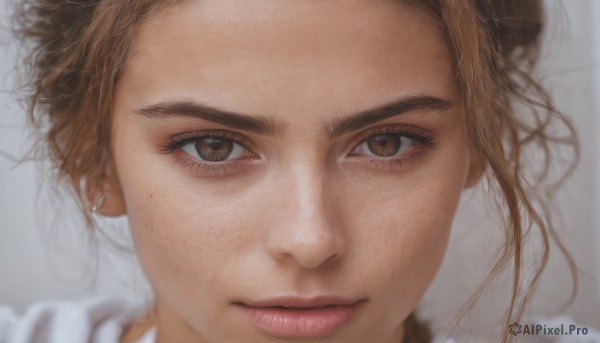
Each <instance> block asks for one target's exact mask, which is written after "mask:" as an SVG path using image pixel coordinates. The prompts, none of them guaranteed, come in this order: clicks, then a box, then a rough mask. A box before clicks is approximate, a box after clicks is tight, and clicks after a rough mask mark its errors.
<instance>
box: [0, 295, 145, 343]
mask: <svg viewBox="0 0 600 343" xmlns="http://www.w3.org/2000/svg"><path fill="white" fill-rule="evenodd" d="M148 309H149V305H139V306H132V305H128V304H126V303H125V302H124V301H123V300H119V299H115V298H106V297H94V298H88V299H84V300H79V301H44V302H40V303H37V304H34V305H32V306H30V307H29V308H28V309H27V311H26V312H25V314H23V316H21V317H17V316H16V314H15V313H14V312H13V311H12V309H10V308H8V307H5V306H4V307H3V306H0V343H84V342H89V343H118V342H119V339H120V337H121V335H122V334H123V331H124V330H125V328H126V327H127V326H128V325H129V324H131V323H132V322H133V321H134V320H135V319H137V318H139V317H141V316H143V315H144V313H146V311H147V310H148ZM154 336H155V330H154V328H152V329H150V330H149V331H148V332H146V333H145V334H144V336H143V337H142V338H141V339H140V340H139V341H138V342H137V343H154V340H155V337H154Z"/></svg>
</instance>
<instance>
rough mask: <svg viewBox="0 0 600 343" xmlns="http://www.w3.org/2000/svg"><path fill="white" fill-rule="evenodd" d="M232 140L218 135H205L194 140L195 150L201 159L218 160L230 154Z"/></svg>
mask: <svg viewBox="0 0 600 343" xmlns="http://www.w3.org/2000/svg"><path fill="white" fill-rule="evenodd" d="M232 150H233V142H231V141H230V140H227V139H221V138H218V137H205V138H203V139H201V140H199V141H197V142H196V151H197V152H198V155H200V157H202V159H204V160H206V161H210V162H220V161H223V160H225V159H227V157H229V155H230V154H231V152H232Z"/></svg>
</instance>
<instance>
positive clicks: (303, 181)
mask: <svg viewBox="0 0 600 343" xmlns="http://www.w3.org/2000/svg"><path fill="white" fill-rule="evenodd" d="M296 162H297V161H296ZM282 173H285V176H284V177H283V178H282V179H283V180H284V181H282V182H283V183H284V184H283V185H282V188H281V189H282V190H283V192H282V193H281V199H279V201H280V204H281V206H280V207H279V208H280V211H279V215H278V216H277V217H278V220H277V221H276V222H275V223H274V227H272V228H271V230H270V233H269V241H268V246H269V251H270V253H271V254H272V255H273V256H274V257H276V258H277V259H293V260H295V261H296V263H298V264H299V265H301V266H303V267H304V268H316V267H318V266H320V265H321V264H323V263H324V262H325V261H328V260H332V259H334V258H335V257H339V256H341V254H342V253H343V250H344V246H345V239H344V237H343V235H344V232H343V231H342V230H341V228H339V227H336V226H335V216H336V213H335V207H336V203H335V202H336V201H335V199H334V194H332V193H331V192H330V190H331V188H330V187H329V185H328V177H329V176H328V174H327V171H326V170H325V168H319V167H316V166H315V165H314V164H307V163H296V164H295V166H294V167H289V168H286V170H285V171H282Z"/></svg>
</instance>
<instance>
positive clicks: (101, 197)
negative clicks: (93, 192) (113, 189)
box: [91, 194, 106, 213]
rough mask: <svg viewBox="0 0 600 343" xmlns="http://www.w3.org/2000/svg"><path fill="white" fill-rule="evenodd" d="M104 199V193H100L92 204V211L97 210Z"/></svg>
mask: <svg viewBox="0 0 600 343" xmlns="http://www.w3.org/2000/svg"><path fill="white" fill-rule="evenodd" d="M105 201H106V194H102V195H101V196H100V197H98V199H96V202H95V203H94V206H92V209H91V211H92V213H96V212H97V211H98V209H99V208H100V207H102V205H104V202H105Z"/></svg>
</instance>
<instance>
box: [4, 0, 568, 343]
mask: <svg viewBox="0 0 600 343" xmlns="http://www.w3.org/2000/svg"><path fill="white" fill-rule="evenodd" d="M176 1H177V0H170V1H152V0H135V1H133V0H131V1H121V0H95V1H88V0H70V1H64V0H61V1H59V0H24V1H21V2H20V6H21V7H20V9H19V10H18V13H17V14H18V15H17V16H16V18H17V19H18V24H17V29H18V32H19V33H20V34H21V38H22V39H24V40H26V41H29V42H32V43H33V51H32V53H31V54H29V58H28V60H27V65H28V66H29V67H30V70H29V71H30V73H29V75H30V76H31V80H30V82H29V84H30V85H31V93H30V94H29V119H30V122H31V123H32V124H33V125H34V127H35V128H37V129H38V130H39V133H40V137H43V139H42V140H40V142H39V143H40V144H39V146H40V147H41V148H43V151H44V153H45V154H46V155H48V156H49V157H50V160H51V161H52V162H53V167H54V169H55V170H56V172H57V174H58V179H59V180H65V179H66V181H68V182H67V183H68V184H69V185H71V186H72V189H73V190H74V193H75V195H76V196H77V197H78V199H79V204H80V207H81V209H82V213H83V214H84V216H85V219H86V223H87V224H88V227H89V228H94V227H95V225H94V221H93V218H92V217H91V216H90V214H89V212H88V207H89V205H87V204H88V202H87V196H86V194H88V193H87V192H89V190H90V189H97V188H99V187H101V181H102V179H103V177H104V175H103V172H104V170H105V168H104V166H105V165H106V163H107V161H108V159H109V158H110V156H109V150H108V147H109V143H110V125H111V108H112V94H113V90H114V86H115V83H116V82H117V80H118V78H119V75H120V71H121V69H122V67H123V64H124V63H125V61H126V59H127V56H128V52H129V48H130V44H131V40H132V39H133V37H134V35H135V33H136V28H137V27H138V25H139V24H140V22H141V21H143V20H144V18H145V17H147V16H148V15H149V14H150V12H151V11H152V10H155V7H156V6H157V5H158V4H160V6H169V5H170V4H172V3H174V2H176ZM404 1H407V2H410V3H411V4H412V5H413V6H417V7H420V8H422V9H423V10H425V11H427V12H428V13H430V14H431V15H432V16H434V17H435V18H436V19H437V20H438V22H439V23H441V24H442V28H443V30H444V32H445V36H446V39H447V44H448V46H449V47H450V50H451V51H452V53H453V58H454V64H455V74H456V81H457V85H458V89H459V92H460V94H461V96H462V100H463V107H464V123H465V125H464V130H465V134H466V137H468V139H469V143H470V146H471V149H472V153H473V156H475V157H476V158H475V159H474V160H475V161H476V163H475V164H474V168H473V172H485V174H484V175H485V180H484V181H485V182H487V184H488V185H489V187H490V192H489V196H490V197H491V198H492V200H494V201H495V203H496V204H497V207H498V210H499V211H500V213H501V214H502V216H503V218H502V219H503V223H504V239H505V241H504V244H503V250H502V253H501V255H500V256H499V258H498V260H497V262H496V263H495V264H494V266H493V267H492V269H491V270H490V271H489V273H488V274H487V277H486V278H485V279H484V281H483V283H482V284H481V285H480V287H479V288H478V290H477V291H476V292H475V294H473V296H472V297H471V298H470V300H469V301H468V302H467V303H466V304H465V305H464V307H463V308H462V309H461V311H460V313H459V314H460V315H459V316H457V320H458V318H460V317H462V315H463V314H464V313H465V312H466V311H467V310H468V309H470V308H471V307H472V306H473V305H474V303H475V301H476V300H477V298H478V296H479V295H480V294H481V292H482V290H483V289H484V288H485V286H487V285H488V284H489V283H490V282H491V281H492V280H493V279H494V278H495V277H496V276H497V275H499V274H500V273H501V272H502V271H503V270H506V269H507V267H508V266H510V264H511V263H512V266H513V268H514V273H513V280H512V296H511V299H510V304H509V307H508V310H507V313H506V316H505V323H506V327H508V324H510V323H512V322H513V321H518V320H519V319H520V318H521V316H522V315H523V312H524V310H525V308H526V305H527V304H528V301H529V299H530V297H531V296H532V294H533V291H534V289H535V286H536V284H537V283H538V281H539V279H540V276H541V274H542V271H543V270H544V267H545V265H546V262H547V260H548V253H549V249H550V243H549V241H550V239H554V240H555V241H556V243H557V246H558V248H559V250H560V251H562V253H563V254H564V255H565V257H566V259H567V262H568V264H569V267H570V268H571V272H572V275H573V280H574V287H573V294H572V297H571V299H572V298H573V297H574V295H575V292H576V288H577V283H576V280H577V279H576V276H575V267H574V264H573V261H572V260H571V257H570V256H569V254H568V253H567V252H566V250H565V248H564V247H563V245H562V244H561V242H560V240H559V239H558V238H557V234H556V232H555V229H554V227H553V224H552V218H551V216H550V211H549V208H550V203H551V202H550V199H551V195H552V193H553V192H554V191H555V189H556V188H557V187H558V185H559V184H560V183H562V181H563V180H564V179H565V178H566V177H567V176H569V175H570V174H571V173H572V171H573V169H574V168H575V165H576V164H577V162H578V160H579V146H578V140H577V136H576V133H575V130H574V128H573V126H572V124H571V123H570V122H569V120H568V119H567V118H566V117H565V116H564V115H562V114H561V113H559V112H558V111H557V110H556V109H555V108H554V107H553V104H552V101H551V99H550V97H549V95H548V94H547V92H546V91H545V90H544V89H543V88H542V86H540V85H539V84H538V83H537V82H536V81H535V80H534V79H533V77H532V76H531V75H532V71H533V70H534V67H535V64H536V62H537V59H538V52H539V44H540V34H541V31H542V27H543V11H542V6H541V3H540V0H502V1H494V0H418V1H415V0H411V1H408V0H404ZM517 105H525V106H522V107H523V109H526V110H520V111H517V110H516V106H517ZM555 125H562V126H563V128H565V129H566V131H567V133H566V135H565V136H560V137H558V136H553V135H552V134H551V132H553V131H552V130H553V129H554V128H555ZM553 145H555V146H553ZM559 145H560V146H568V147H572V148H573V149H574V151H575V154H574V156H575V160H574V161H571V163H569V164H567V168H566V169H565V171H564V173H563V174H562V177H561V178H559V180H558V181H557V182H555V183H551V182H550V181H549V177H548V171H549V169H550V166H551V165H552V158H553V155H552V153H551V152H553V151H555V150H554V149H557V148H558V146H559ZM528 147H532V148H533V149H535V150H536V151H541V152H542V154H543V166H542V168H541V169H540V170H538V171H536V172H537V173H534V174H532V175H533V177H528V176H526V174H525V173H524V166H523V158H524V156H525V152H526V150H527V148H528ZM542 186H543V187H542ZM541 190H543V191H541ZM533 228H535V230H537V232H538V233H539V237H541V242H542V245H543V246H542V251H541V252H540V254H539V260H538V263H537V266H536V267H535V270H534V274H533V277H532V278H531V280H530V281H528V282H524V269H523V261H522V260H523V248H524V242H525V238H526V237H527V236H528V235H529V234H530V233H531V231H532V229H533ZM405 324H406V339H405V341H406V342H421V341H429V340H430V338H431V335H430V333H429V332H428V330H427V328H426V327H425V326H424V325H423V324H422V323H419V322H418V321H417V320H416V318H415V316H414V314H411V316H410V317H409V318H408V319H407V320H406V321H405ZM508 341H511V337H510V336H509V335H508V331H507V330H505V331H504V334H503V337H502V342H508Z"/></svg>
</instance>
